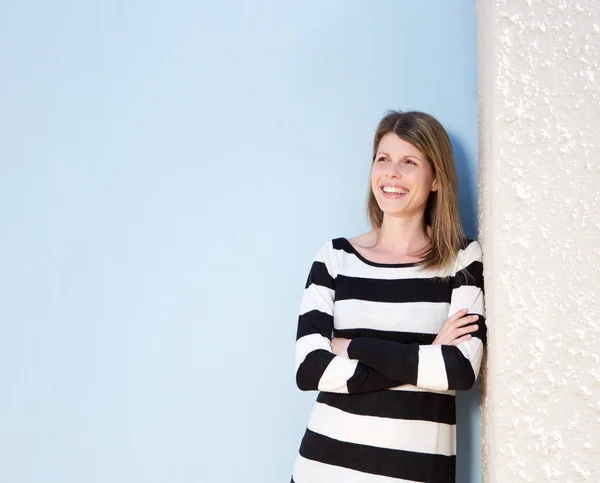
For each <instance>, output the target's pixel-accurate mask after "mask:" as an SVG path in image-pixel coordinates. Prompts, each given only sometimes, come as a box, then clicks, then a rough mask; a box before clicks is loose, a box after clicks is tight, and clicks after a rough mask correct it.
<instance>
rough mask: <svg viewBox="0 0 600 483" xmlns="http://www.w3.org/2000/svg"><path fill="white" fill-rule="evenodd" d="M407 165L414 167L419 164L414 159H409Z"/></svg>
mask: <svg viewBox="0 0 600 483" xmlns="http://www.w3.org/2000/svg"><path fill="white" fill-rule="evenodd" d="M406 163H407V164H412V165H414V166H416V165H417V163H416V162H415V161H413V160H412V159H407V160H406Z"/></svg>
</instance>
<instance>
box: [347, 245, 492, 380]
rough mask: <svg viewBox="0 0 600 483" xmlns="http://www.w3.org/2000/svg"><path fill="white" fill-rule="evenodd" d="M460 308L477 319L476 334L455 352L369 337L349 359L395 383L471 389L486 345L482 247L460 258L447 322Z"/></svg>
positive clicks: (358, 343) (358, 342)
mask: <svg viewBox="0 0 600 483" xmlns="http://www.w3.org/2000/svg"><path fill="white" fill-rule="evenodd" d="M462 308H468V309H469V312H468V314H467V315H478V316H479V319H478V321H477V322H476V324H477V325H478V326H479V328H478V330H477V332H475V333H472V334H471V335H472V338H471V339H470V340H468V341H466V342H462V343H460V344H459V345H457V346H451V345H419V344H401V343H397V342H390V341H385V340H379V339H374V338H369V337H361V338H357V339H354V340H353V341H352V342H351V343H350V346H349V347H348V355H349V357H350V358H351V359H353V360H354V359H355V360H358V361H360V362H361V363H363V364H366V365H367V366H369V367H371V368H373V369H375V370H377V371H378V372H380V373H381V374H383V375H384V376H386V377H389V378H391V379H398V380H403V381H406V382H407V383H408V384H412V385H415V386H419V387H421V388H424V389H429V390H467V389H470V388H471V387H472V386H473V384H474V383H475V380H476V379H477V376H478V374H479V369H480V367H481V360H482V356H483V348H484V345H485V343H486V331H487V329H486V326H485V311H484V301H483V255H482V251H481V245H480V244H479V242H478V241H471V242H470V243H469V245H468V246H467V247H466V248H465V249H464V250H461V251H460V252H459V255H458V260H457V269H456V271H455V273H454V276H453V282H452V294H451V300H450V308H449V311H448V317H450V316H451V315H453V314H455V313H456V312H458V311H459V310H460V309H462Z"/></svg>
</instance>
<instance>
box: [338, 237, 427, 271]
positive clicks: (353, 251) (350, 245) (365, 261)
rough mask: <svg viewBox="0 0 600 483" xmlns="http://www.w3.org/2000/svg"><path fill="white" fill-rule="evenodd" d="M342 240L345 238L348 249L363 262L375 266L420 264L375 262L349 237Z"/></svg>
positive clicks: (395, 266) (391, 266)
mask: <svg viewBox="0 0 600 483" xmlns="http://www.w3.org/2000/svg"><path fill="white" fill-rule="evenodd" d="M342 240H344V242H345V244H346V245H347V246H348V249H349V250H350V251H351V252H352V253H353V254H354V255H356V257H357V258H358V259H359V260H361V261H362V262H364V263H366V264H367V265H371V266H373V267H383V268H386V267H387V268H409V267H416V266H417V265H418V264H419V262H406V263H381V262H373V261H372V260H369V259H368V258H365V257H364V256H362V255H361V254H360V253H359V251H358V250H357V249H356V248H354V245H352V243H350V240H348V239H347V238H344V237H342ZM421 261H422V260H421Z"/></svg>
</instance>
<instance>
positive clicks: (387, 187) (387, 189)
mask: <svg viewBox="0 0 600 483" xmlns="http://www.w3.org/2000/svg"><path fill="white" fill-rule="evenodd" d="M371 189H372V190H373V194H374V195H375V199H376V200H377V204H378V205H379V208H381V210H382V211H383V213H384V215H387V216H415V215H419V216H421V215H422V214H423V213H424V212H425V206H426V205H427V199H428V198H429V194H430V193H431V192H432V191H436V190H437V182H436V180H435V176H434V173H433V168H432V167H431V165H430V164H429V161H428V160H427V158H426V156H425V155H424V154H423V153H422V152H421V151H419V150H418V149H417V148H416V147H415V146H414V145H412V144H410V143H409V142H407V141H404V140H403V139H401V138H400V137H398V135H396V134H394V133H388V134H386V135H385V136H383V137H382V138H381V141H380V142H379V146H378V147H377V153H376V154H375V160H374V161H373V166H372V167H371Z"/></svg>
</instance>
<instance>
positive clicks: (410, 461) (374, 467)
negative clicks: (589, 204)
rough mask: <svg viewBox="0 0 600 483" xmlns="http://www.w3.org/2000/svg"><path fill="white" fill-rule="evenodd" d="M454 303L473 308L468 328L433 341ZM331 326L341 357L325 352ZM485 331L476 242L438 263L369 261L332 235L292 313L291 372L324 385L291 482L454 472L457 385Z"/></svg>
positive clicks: (423, 477)
mask: <svg viewBox="0 0 600 483" xmlns="http://www.w3.org/2000/svg"><path fill="white" fill-rule="evenodd" d="M462 308H468V309H469V314H477V315H479V320H478V322H476V323H477V324H478V325H479V329H478V331H477V332H475V333H473V334H472V335H473V338H472V339H471V340H469V341H467V342H463V343H461V344H459V345H458V346H448V345H432V342H433V340H434V339H435V336H436V334H437V333H438V332H439V330H440V328H441V327H442V325H443V324H444V322H445V321H446V320H447V319H448V317H450V316H451V315H452V314H454V313H455V312H457V311H458V310H460V309H462ZM332 335H333V336H335V337H343V338H348V339H352V342H351V343H350V346H349V347H348V355H349V358H346V357H340V356H336V355H334V354H333V353H332V352H331V345H330V340H331V336H332ZM485 340H486V327H485V318H484V303H483V265H482V252H481V246H480V244H479V242H478V241H474V240H467V241H466V242H465V245H464V247H463V248H462V249H461V250H460V251H459V253H458V254H457V257H456V261H455V264H454V266H453V267H451V268H450V269H448V270H447V271H445V272H443V273H441V272H433V271H432V270H429V269H428V270H424V269H422V268H420V267H418V266H417V265H416V264H415V263H403V264H382V263H375V262H371V261H369V260H367V259H365V258H364V257H363V256H361V255H360V253H358V252H357V251H356V250H355V249H354V248H353V246H352V245H351V244H350V242H349V241H348V240H347V239H345V238H337V239H335V240H332V241H330V242H328V243H327V244H326V245H324V246H323V247H322V248H321V249H320V250H319V252H318V254H317V257H316V260H315V261H314V263H313V265H312V268H311V270H310V274H309V276H308V280H307V282H306V288H305V291H304V296H303V298H302V304H301V309H300V317H299V321H298V333H297V341H296V381H297V384H298V387H299V388H300V389H302V390H305V391H308V390H317V391H320V393H319V395H318V397H317V400H316V403H315V406H314V408H313V411H312V413H311V417H310V421H309V423H308V428H307V430H306V433H305V435H304V437H303V439H302V443H301V446H300V451H299V455H298V457H297V459H296V463H295V465H294V471H293V478H292V482H295V483H398V482H407V481H413V482H414V481H419V482H440V483H442V482H443V483H450V482H454V481H455V476H454V475H455V461H456V443H455V442H456V416H455V403H454V395H455V391H456V390H465V389H470V388H471V387H472V386H473V384H474V382H475V380H476V378H477V375H478V373H479V368H480V365H481V358H482V354H483V347H484V344H485Z"/></svg>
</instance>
